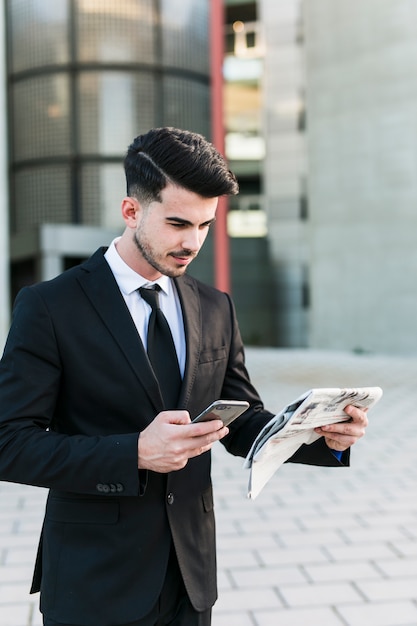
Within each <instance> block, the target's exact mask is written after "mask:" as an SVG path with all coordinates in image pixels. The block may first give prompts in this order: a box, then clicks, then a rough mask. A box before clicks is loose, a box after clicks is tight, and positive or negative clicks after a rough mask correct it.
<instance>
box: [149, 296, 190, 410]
mask: <svg viewBox="0 0 417 626" xmlns="http://www.w3.org/2000/svg"><path fill="white" fill-rule="evenodd" d="M160 289H161V288H160V286H159V285H155V289H147V288H145V287H141V288H140V289H139V292H140V295H141V296H142V298H143V299H144V300H145V301H146V302H147V303H148V304H149V305H150V306H151V307H152V312H151V315H150V317H149V324H148V357H149V360H150V362H151V365H152V368H153V371H154V372H155V376H156V377H157V379H158V382H159V387H160V389H161V393H162V397H163V399H164V405H165V409H175V408H176V407H177V402H178V396H179V391H180V387H181V374H180V369H179V366H178V358H177V353H176V350H175V345H174V341H173V339H172V335H171V331H170V328H169V325H168V322H167V320H166V317H165V315H164V314H163V313H162V311H161V309H160V308H159V291H160Z"/></svg>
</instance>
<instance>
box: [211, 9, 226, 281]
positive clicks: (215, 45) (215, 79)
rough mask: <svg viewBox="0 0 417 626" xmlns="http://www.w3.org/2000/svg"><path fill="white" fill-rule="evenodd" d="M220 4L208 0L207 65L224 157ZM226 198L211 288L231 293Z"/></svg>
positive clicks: (216, 136)
mask: <svg viewBox="0 0 417 626" xmlns="http://www.w3.org/2000/svg"><path fill="white" fill-rule="evenodd" d="M224 23H225V19H224V5H223V0H210V63H211V68H210V69H211V129H212V142H213V144H214V145H215V147H216V148H217V150H218V151H219V152H221V154H223V155H224V152H225V145H224V122H223V59H224ZM227 206H228V202H227V197H221V198H219V205H218V207H217V214H216V223H215V227H214V284H215V286H216V287H217V289H220V290H221V291H226V292H228V293H230V291H231V288H230V257H229V237H228V234H227Z"/></svg>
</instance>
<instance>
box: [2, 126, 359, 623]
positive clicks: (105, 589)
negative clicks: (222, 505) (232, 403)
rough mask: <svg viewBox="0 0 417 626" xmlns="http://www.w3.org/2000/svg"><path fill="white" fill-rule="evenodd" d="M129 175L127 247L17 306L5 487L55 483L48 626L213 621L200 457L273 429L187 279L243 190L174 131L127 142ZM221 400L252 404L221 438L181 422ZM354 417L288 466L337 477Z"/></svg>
mask: <svg viewBox="0 0 417 626" xmlns="http://www.w3.org/2000/svg"><path fill="white" fill-rule="evenodd" d="M124 165H125V172H126V181H127V195H126V197H125V198H124V199H123V200H122V202H121V213H122V218H123V220H124V223H125V229H124V231H123V234H122V235H121V237H120V238H117V239H116V240H114V241H113V242H112V243H111V244H110V246H109V247H108V248H107V249H105V248H103V249H99V250H97V252H95V254H93V256H92V257H91V258H90V259H88V260H87V261H86V262H85V263H83V264H81V265H80V266H78V267H76V268H73V269H70V270H69V271H67V272H64V273H63V274H62V275H61V276H59V277H57V278H55V279H54V280H51V281H48V282H44V283H40V284H37V285H33V286H31V287H27V288H24V289H23V290H22V291H21V292H20V293H19V295H18V297H17V299H16V302H15V306H14V313H13V322H12V326H11V329H10V333H9V337H8V339H7V342H6V347H5V350H4V355H3V358H2V360H1V364H0V480H7V481H13V482H19V483H24V484H31V485H37V486H42V487H47V488H49V495H48V499H47V504H46V512H45V520H44V525H43V529H42V534H41V539H40V543H39V551H38V556H37V560H36V566H35V572H34V578H33V585H32V592H36V591H39V590H40V592H41V596H40V598H41V599H40V609H41V611H42V613H43V619H44V624H45V626H62V625H66V626H71V625H72V626H167V625H168V624H170V625H171V626H208V625H209V624H210V621H211V608H212V606H213V604H214V602H215V600H216V597H217V589H216V555H215V536H214V535H215V533H214V515H213V496H212V486H211V479H210V448H211V447H212V445H213V443H214V442H215V441H218V440H221V441H222V443H223V444H224V446H225V447H226V448H227V450H228V451H229V452H231V453H232V454H234V455H240V456H245V455H246V453H247V452H248V450H249V448H250V446H251V444H252V442H253V440H254V438H255V437H256V435H257V433H258V432H259V431H260V429H261V428H262V427H263V426H264V425H265V424H266V423H267V422H268V421H269V420H270V419H271V417H272V414H271V413H270V412H268V411H267V410H266V409H265V408H264V407H263V404H262V401H261V399H260V397H259V395H258V393H257V391H256V390H255V389H254V387H253V386H252V384H251V382H250V379H249V376H248V373H247V371H246V368H245V363H244V350H243V345H242V341H241V337H240V334H239V328H238V323H237V320H236V316H235V311H234V307H233V303H232V301H231V299H230V297H229V295H227V294H225V293H221V292H220V291H217V290H216V289H214V288H213V287H210V286H208V285H205V284H202V283H201V282H199V281H197V280H195V279H193V278H191V277H190V276H188V275H187V273H186V270H187V267H188V265H189V264H190V263H191V262H192V260H193V259H194V258H195V257H196V255H197V254H198V252H199V250H200V248H201V246H202V245H203V243H204V240H205V238H206V236H207V233H208V231H209V228H210V227H211V225H212V224H213V223H214V221H215V218H216V207H217V201H218V198H219V197H220V196H223V195H230V194H236V193H237V192H238V184H237V181H236V178H235V176H234V175H233V174H232V173H231V172H230V171H229V169H228V167H227V164H226V162H225V161H224V159H223V158H222V156H221V155H220V154H219V153H218V152H217V151H216V150H215V149H214V147H213V146H212V145H211V144H210V143H209V142H207V141H206V140H205V139H204V138H203V137H202V136H200V135H197V134H195V133H190V132H187V131H182V130H178V129H174V128H159V129H152V130H150V131H149V132H148V133H146V134H144V135H141V136H139V137H137V138H136V139H135V140H134V141H133V143H132V144H131V146H130V147H129V149H128V152H127V155H126V158H125V163H124ZM150 292H152V293H150ZM162 314H163V315H162ZM167 324H168V327H169V331H170V332H168V333H167ZM156 329H158V330H156ZM162 334H164V341H166V340H167V335H168V343H164V348H160V347H159V348H158V347H157V348H156V349H155V348H154V345H155V344H154V341H161V336H162ZM157 336H158V338H157ZM169 343H170V345H169V346H168V344H169ZM165 346H167V347H165ZM172 350H174V352H173V362H172V364H170V361H169V358H170V357H169V354H170V353H171V352H172ZM161 354H163V358H162V363H161V362H160V361H161V359H159V362H158V356H159V357H160V356H161ZM164 370H165V371H164ZM220 398H225V399H236V400H247V401H248V402H249V404H250V407H249V409H248V410H247V411H246V412H245V413H244V414H243V415H242V416H241V417H239V418H238V419H237V420H236V421H235V422H233V424H231V425H230V426H229V428H226V427H224V426H223V425H222V422H221V421H220V420H214V421H211V422H203V423H199V424H192V423H191V419H192V418H193V417H194V416H196V415H197V414H198V413H199V412H200V411H202V410H203V409H204V408H205V407H206V406H208V405H209V404H210V403H211V402H212V401H214V400H217V399H220ZM346 412H347V413H348V415H349V416H350V418H351V419H350V420H349V421H348V422H344V423H341V424H335V425H333V426H328V427H326V428H325V429H324V428H323V429H322V430H320V434H321V435H322V437H320V439H318V441H317V442H315V443H314V444H312V445H310V446H303V447H302V448H301V449H300V450H299V451H298V452H297V453H296V454H295V455H294V457H292V459H291V461H293V462H297V463H308V464H315V465H324V466H335V467H336V466H342V465H347V464H348V462H349V448H350V446H351V445H352V444H354V443H355V441H356V440H357V439H358V438H360V437H361V436H362V435H363V434H364V431H365V428H366V426H367V418H366V414H365V413H364V412H363V411H361V410H359V409H357V408H354V407H348V408H347V409H346Z"/></svg>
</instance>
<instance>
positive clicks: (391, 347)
mask: <svg viewBox="0 0 417 626" xmlns="http://www.w3.org/2000/svg"><path fill="white" fill-rule="evenodd" d="M305 18H306V19H305V25H306V51H307V55H306V59H307V93H308V114H307V118H308V159H309V165H310V169H309V185H310V232H309V240H310V244H311V269H310V276H311V294H312V297H311V313H310V329H309V338H310V340H309V343H310V345H311V346H313V347H319V348H332V349H333V348H336V349H352V350H358V351H361V350H364V351H368V350H369V351H379V352H389V353H410V354H416V351H417V332H416V328H415V325H416V319H417V281H416V274H417V210H416V207H417V106H416V102H417V81H416V76H415V73H416V69H415V68H416V66H417V3H416V2H414V0H401V1H399V2H393V1H392V0H350V1H349V2H345V0H308V1H307V2H305Z"/></svg>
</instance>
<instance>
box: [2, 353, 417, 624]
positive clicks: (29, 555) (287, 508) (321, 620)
mask: <svg viewBox="0 0 417 626" xmlns="http://www.w3.org/2000/svg"><path fill="white" fill-rule="evenodd" d="M247 364H248V368H249V371H250V373H251V377H252V380H253V382H254V383H255V385H256V386H257V388H258V389H259V391H260V392H261V395H262V397H263V399H264V401H265V405H266V406H267V407H268V408H269V409H270V410H272V411H278V410H279V409H280V408H281V407H282V406H284V405H285V404H287V403H288V402H289V401H291V400H292V399H294V398H296V397H297V396H298V395H300V394H301V393H302V392H304V391H306V390H307V389H309V388H312V387H354V386H374V385H377V386H380V387H382V388H383V390H384V395H383V398H382V400H381V401H380V402H379V403H378V404H377V406H376V407H374V408H373V409H372V410H371V412H370V416H369V417H370V424H369V427H368V432H367V435H366V437H364V438H363V439H361V440H360V441H359V442H358V443H357V444H356V445H355V447H354V449H353V451H352V464H351V467H350V468H340V469H339V468H316V467H309V466H299V465H291V464H287V465H284V466H283V467H281V468H280V469H279V470H278V471H277V473H276V474H275V476H274V477H273V478H272V479H271V481H270V482H269V483H268V485H267V486H266V487H265V488H264V490H263V491H262V493H261V494H260V495H259V496H258V498H257V499H256V500H248V499H247V497H246V493H247V483H248V473H247V470H244V469H243V468H242V459H238V458H235V457H232V456H230V455H228V454H226V452H225V451H224V449H223V448H222V446H221V445H220V444H216V446H215V447H214V450H213V482H214V489H215V508H216V516H217V538H218V573H219V600H218V602H217V604H216V605H215V608H214V614H213V626H305V625H306V624H307V625H308V626H417V498H416V496H417V468H416V457H417V356H416V357H401V356H381V355H368V354H352V353H345V352H321V351H315V350H281V349H270V348H265V349H256V348H250V349H248V350H247ZM28 462H30V459H28ZM45 496H46V492H45V490H43V489H37V488H33V487H27V486H21V485H12V484H7V483H0V626H41V624H42V622H41V616H40V614H39V612H38V602H39V598H38V595H35V596H29V595H28V589H29V584H30V579H31V575H32V567H33V562H34V559H35V552H36V547H37V541H38V535H39V531H40V526H41V523H42V517H43V508H44V502H45ZM103 600H104V598H103Z"/></svg>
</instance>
